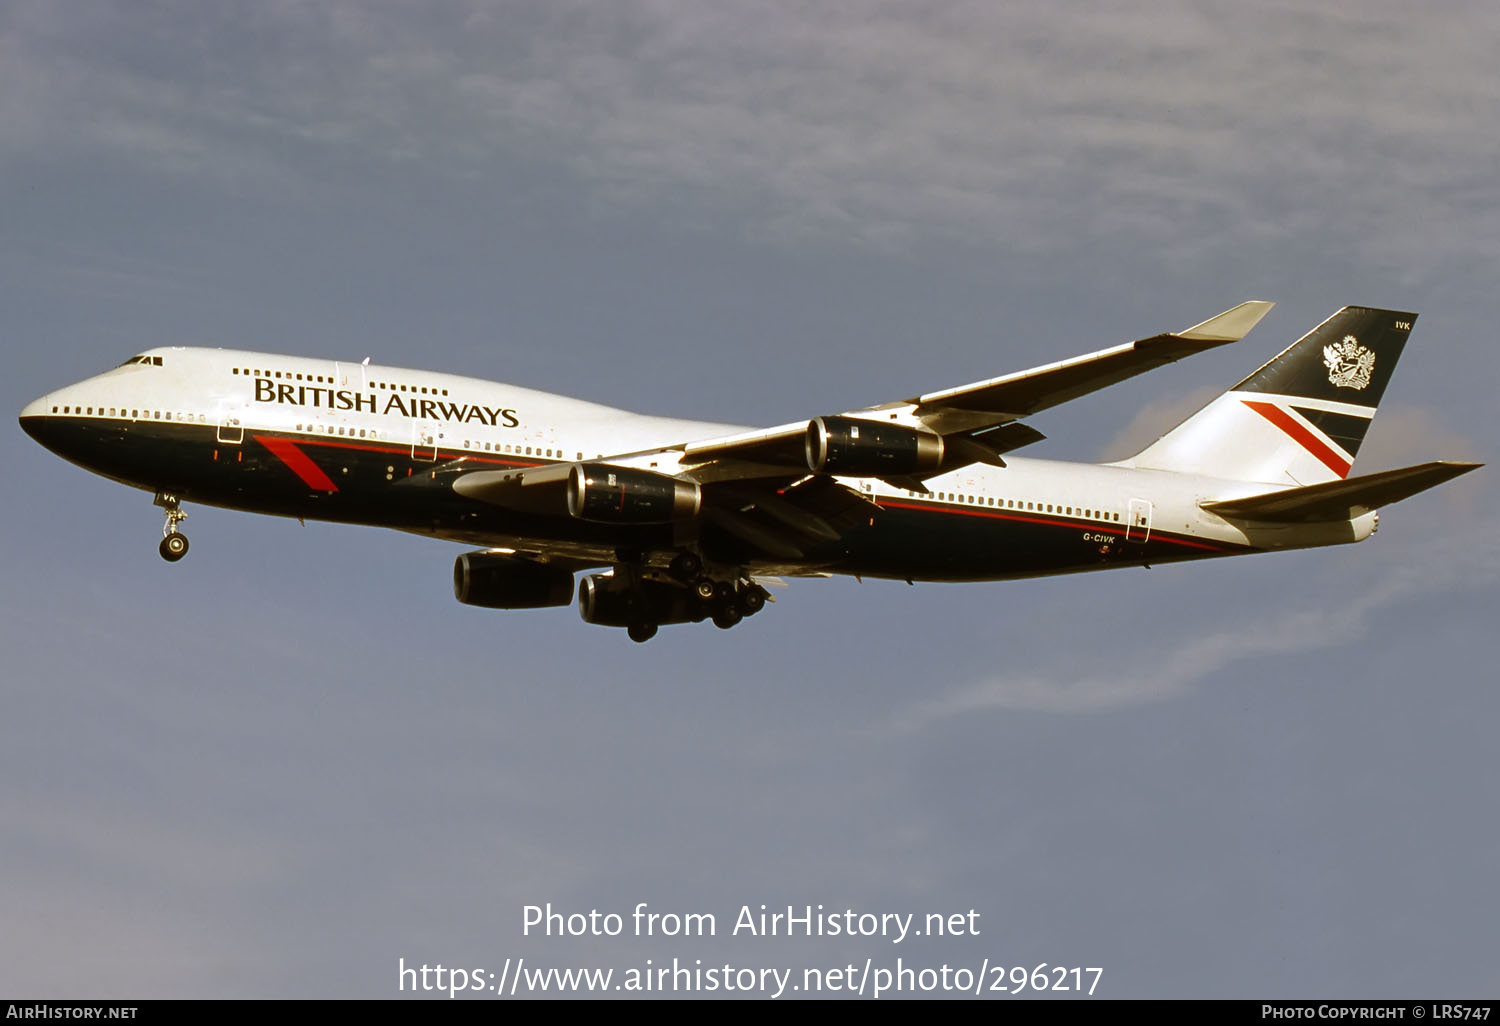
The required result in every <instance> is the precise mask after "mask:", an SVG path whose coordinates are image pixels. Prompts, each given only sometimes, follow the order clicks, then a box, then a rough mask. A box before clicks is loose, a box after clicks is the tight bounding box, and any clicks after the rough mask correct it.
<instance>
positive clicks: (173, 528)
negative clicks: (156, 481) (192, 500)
mask: <svg viewBox="0 0 1500 1026" xmlns="http://www.w3.org/2000/svg"><path fill="white" fill-rule="evenodd" d="M151 501H152V502H153V503H155V504H156V505H158V506H160V507H161V508H162V509H164V510H166V512H167V522H166V523H165V524H163V525H162V528H161V545H159V546H158V547H157V551H158V552H160V553H161V558H162V559H165V560H166V561H167V562H168V563H175V562H177V561H178V560H179V559H181V558H182V557H183V556H186V555H187V551H188V540H187V535H185V534H183V533H181V532H180V531H178V530H177V525H178V524H180V523H182V522H183V521H184V520H186V519H187V514H186V513H184V512H183V511H182V506H181V505H180V504H179V503H178V500H177V496H175V495H173V494H171V493H170V492H157V493H156V497H155V498H154V499H152V500H151Z"/></svg>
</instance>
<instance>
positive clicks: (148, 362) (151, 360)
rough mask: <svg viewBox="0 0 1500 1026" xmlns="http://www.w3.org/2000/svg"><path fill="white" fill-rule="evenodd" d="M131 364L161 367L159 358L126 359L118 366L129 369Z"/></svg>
mask: <svg viewBox="0 0 1500 1026" xmlns="http://www.w3.org/2000/svg"><path fill="white" fill-rule="evenodd" d="M133 363H142V364H145V365H146V366H148V367H160V366H161V357H159V356H132V357H131V358H130V359H128V360H126V361H125V362H124V363H122V364H120V366H121V367H129V366H130V365H131V364H133Z"/></svg>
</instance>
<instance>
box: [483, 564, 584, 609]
mask: <svg viewBox="0 0 1500 1026" xmlns="http://www.w3.org/2000/svg"><path fill="white" fill-rule="evenodd" d="M453 595H454V597H455V598H457V599H458V600H459V601H460V602H462V603H463V604H464V605H466V606H485V607H487V608H489V609H542V608H544V607H547V606H565V605H567V604H568V603H569V602H571V601H572V600H573V575H572V573H570V572H569V571H567V570H564V569H562V568H561V567H556V566H548V565H547V564H546V563H534V562H532V561H531V560H529V559H522V558H521V557H520V556H509V555H503V554H501V553H497V552H465V553H464V554H463V555H462V556H459V557H458V559H456V560H454V562H453Z"/></svg>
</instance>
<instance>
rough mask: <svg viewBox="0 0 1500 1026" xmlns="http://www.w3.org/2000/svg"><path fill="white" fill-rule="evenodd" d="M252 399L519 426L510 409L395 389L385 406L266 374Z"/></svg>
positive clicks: (358, 394) (368, 398) (374, 400)
mask: <svg viewBox="0 0 1500 1026" xmlns="http://www.w3.org/2000/svg"><path fill="white" fill-rule="evenodd" d="M255 401H256V402H258V403H279V404H282V405H287V406H313V407H318V408H320V409H325V410H353V411H356V412H363V413H377V412H378V413H383V414H387V415H389V414H391V413H399V414H400V415H401V416H403V417H411V418H412V419H414V420H446V421H450V422H452V423H455V424H468V423H472V422H474V421H478V422H479V423H480V424H484V425H486V426H488V427H501V428H513V427H520V426H521V421H520V419H519V418H518V417H517V416H516V411H515V410H512V409H497V408H496V407H494V406H481V405H479V404H477V403H454V402H449V401H447V400H445V399H432V398H427V397H421V398H419V397H417V396H413V395H408V396H403V395H399V394H397V393H395V392H392V393H391V394H390V395H388V396H386V401H385V409H383V410H382V409H380V408H379V407H380V397H379V396H377V395H369V394H366V393H363V392H358V391H356V390H354V389H352V388H323V387H321V386H318V385H293V384H290V383H289V382H285V381H272V380H271V379H270V378H256V379H255Z"/></svg>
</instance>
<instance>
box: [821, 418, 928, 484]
mask: <svg viewBox="0 0 1500 1026" xmlns="http://www.w3.org/2000/svg"><path fill="white" fill-rule="evenodd" d="M942 462H943V439H942V436H941V435H935V434H933V433H931V432H929V431H917V430H915V429H913V428H909V427H902V426H900V425H898V424H882V423H880V422H879V421H873V420H856V419H854V418H852V417H818V418H816V419H814V420H811V421H809V422H808V424H807V466H808V468H809V469H811V470H812V471H814V472H815V473H819V474H848V475H850V476H852V477H893V476H899V475H902V474H921V473H925V472H928V471H934V470H937V469H938V467H939V466H941V465H942Z"/></svg>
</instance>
